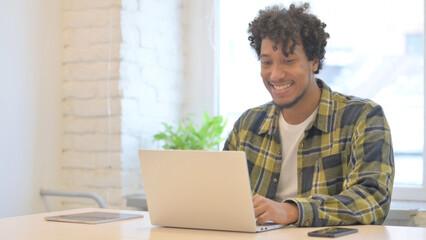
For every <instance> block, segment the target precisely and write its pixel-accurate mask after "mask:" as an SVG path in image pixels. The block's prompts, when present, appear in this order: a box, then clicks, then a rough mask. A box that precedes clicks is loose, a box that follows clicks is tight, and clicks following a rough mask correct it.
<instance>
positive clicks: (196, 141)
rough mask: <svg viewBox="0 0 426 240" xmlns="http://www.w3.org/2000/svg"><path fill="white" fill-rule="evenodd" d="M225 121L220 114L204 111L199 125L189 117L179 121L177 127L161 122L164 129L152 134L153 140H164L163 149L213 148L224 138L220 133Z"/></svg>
mask: <svg viewBox="0 0 426 240" xmlns="http://www.w3.org/2000/svg"><path fill="white" fill-rule="evenodd" d="M226 123H227V120H225V119H223V117H222V116H216V117H211V116H209V115H208V114H207V112H204V115H203V120H202V124H201V127H198V126H197V125H196V124H194V121H193V120H192V119H191V118H190V117H186V118H185V119H184V120H183V121H182V122H180V123H179V125H178V127H177V129H173V127H172V126H171V125H169V124H167V123H164V122H163V123H162V124H163V126H164V127H165V130H164V131H162V132H160V133H158V134H156V135H154V141H164V145H163V146H162V147H163V148H164V149H183V150H215V148H216V146H217V145H218V144H219V143H220V142H221V141H223V140H224V139H223V138H221V135H222V132H223V130H224V128H225V126H226Z"/></svg>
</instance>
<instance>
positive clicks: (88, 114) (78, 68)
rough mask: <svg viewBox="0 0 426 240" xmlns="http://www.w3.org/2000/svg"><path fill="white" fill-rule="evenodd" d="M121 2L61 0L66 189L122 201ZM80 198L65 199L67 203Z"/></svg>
mask: <svg viewBox="0 0 426 240" xmlns="http://www.w3.org/2000/svg"><path fill="white" fill-rule="evenodd" d="M120 14H121V0H91V1H85V0H64V1H63V41H64V50H63V109H64V110H63V115H64V122H63V123H64V127H63V129H64V130H63V131H64V133H63V159H62V173H61V176H62V182H63V184H64V186H65V188H67V189H71V190H82V191H93V192H96V193H98V194H100V195H101V196H102V197H103V198H104V200H105V202H106V204H107V206H108V207H121V206H123V205H124V200H123V194H122V167H121V150H122V142H121V97H122V92H121V90H120V89H119V84H120V83H119V81H120V72H119V70H120V61H121V58H120V47H121V41H122V35H121V26H120V18H121V15H120ZM87 204H90V202H89V203H87V201H85V200H64V201H63V205H64V207H65V208H68V207H82V206H90V205H87Z"/></svg>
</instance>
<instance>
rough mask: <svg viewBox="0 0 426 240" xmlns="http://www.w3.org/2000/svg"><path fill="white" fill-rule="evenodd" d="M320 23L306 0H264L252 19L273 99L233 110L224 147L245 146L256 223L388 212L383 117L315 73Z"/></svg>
mask: <svg viewBox="0 0 426 240" xmlns="http://www.w3.org/2000/svg"><path fill="white" fill-rule="evenodd" d="M325 28H326V24H325V23H323V22H322V21H321V20H319V19H318V18H317V17H316V16H315V15H313V14H311V13H309V4H308V3H304V4H301V5H299V6H296V5H294V4H291V5H290V7H289V8H288V9H287V8H284V7H281V6H271V7H268V8H266V9H264V10H261V11H259V13H258V15H257V17H256V18H255V19H254V20H253V21H252V22H251V23H250V24H249V28H248V33H249V37H248V40H249V42H250V46H251V47H252V48H253V49H254V50H255V52H256V54H257V56H258V60H259V62H260V65H261V72H260V75H261V77H262V79H263V82H264V85H265V87H266V89H267V90H268V91H269V93H270V94H271V97H272V101H271V102H270V103H266V104H264V105H262V106H259V107H255V108H251V109H249V110H247V111H245V112H244V113H243V114H242V115H241V116H240V118H239V119H238V120H237V121H236V122H235V125H234V128H233V130H232V132H231V133H230V135H229V137H228V139H227V140H226V142H225V146H224V150H233V151H244V152H245V153H246V157H247V164H248V170H249V174H250V182H251V187H252V192H253V195H254V196H253V204H254V208H255V209H254V211H255V214H256V217H257V222H258V224H263V223H265V222H267V221H273V222H276V223H283V224H294V225H296V226H316V227H317V226H327V225H349V224H382V223H383V221H384V220H385V218H386V216H387V214H388V212H389V207H390V202H391V194H392V186H393V180H394V174H395V166H394V156H393V149H392V142H391V135H390V129H389V125H388V123H387V121H386V118H385V115H384V112H383V109H382V108H381V107H380V106H379V105H378V104H376V103H374V102H372V101H371V100H368V99H361V98H358V97H353V96H347V95H344V94H341V93H338V92H334V91H332V90H331V89H330V87H329V86H327V84H326V83H325V82H324V81H322V80H320V79H318V78H316V75H315V74H317V73H319V71H320V70H321V69H322V67H323V60H324V56H325V52H326V51H325V47H326V45H327V39H328V38H329V37H330V36H329V34H328V33H327V32H325Z"/></svg>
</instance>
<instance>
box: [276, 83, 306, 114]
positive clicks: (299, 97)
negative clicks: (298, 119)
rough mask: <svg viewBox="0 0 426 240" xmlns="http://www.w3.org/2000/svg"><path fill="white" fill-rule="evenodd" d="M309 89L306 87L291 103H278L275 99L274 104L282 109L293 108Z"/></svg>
mask: <svg viewBox="0 0 426 240" xmlns="http://www.w3.org/2000/svg"><path fill="white" fill-rule="evenodd" d="M307 91H308V88H307V87H306V88H305V89H304V90H303V92H302V93H301V94H300V95H299V96H297V97H296V98H295V99H294V100H293V101H292V102H290V103H286V104H278V103H276V102H275V101H273V102H274V104H275V106H277V107H278V108H280V109H289V108H292V107H294V105H296V104H297V103H298V102H300V100H301V99H302V98H303V96H305V94H306V92H307Z"/></svg>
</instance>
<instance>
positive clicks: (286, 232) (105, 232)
mask: <svg viewBox="0 0 426 240" xmlns="http://www.w3.org/2000/svg"><path fill="white" fill-rule="evenodd" d="M89 211H106V212H121V213H136V214H141V213H143V214H144V216H145V217H144V218H142V219H132V220H123V221H117V222H110V223H102V224H96V225H89V224H76V223H61V222H49V221H45V220H44V217H46V216H54V215H59V214H64V213H79V212H89ZM351 227H352V228H357V229H358V231H359V232H358V233H355V234H351V235H347V236H342V237H339V238H338V239H342V240H343V239H344V240H350V239H362V240H368V239H374V240H377V239H395V240H401V239H410V240H411V239H426V228H420V227H395V226H372V225H367V226H351ZM316 229H318V228H295V227H288V228H283V229H278V230H272V231H268V232H263V233H239V232H225V231H209V230H193V229H180V228H166V227H157V226H152V225H151V223H150V221H149V216H148V213H147V212H140V211H120V210H112V209H97V208H85V209H77V210H69V211H61V212H50V213H42V214H35V215H27V216H20V217H12V218H2V219H0V239H13V240H18V239H33V240H38V239H43V240H49V239H52V240H53V239H55V240H61V239H64V240H68V239H73V240H76V239H78V240H81V239H90V240H96V239H102V240H108V239H125V240H130V239H152V240H163V239H167V240H170V239H173V240H180V239H182V240H200V239H207V240H210V239H211V240H216V239H220V240H222V239H232V240H239V239H260V240H262V239H277V240H278V239H279V240H283V239H296V240H301V239H311V240H313V239H327V238H315V237H308V236H307V233H308V232H309V231H313V230H316Z"/></svg>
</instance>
